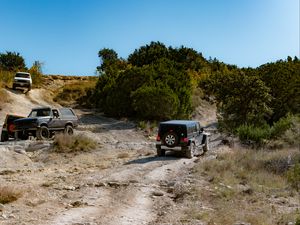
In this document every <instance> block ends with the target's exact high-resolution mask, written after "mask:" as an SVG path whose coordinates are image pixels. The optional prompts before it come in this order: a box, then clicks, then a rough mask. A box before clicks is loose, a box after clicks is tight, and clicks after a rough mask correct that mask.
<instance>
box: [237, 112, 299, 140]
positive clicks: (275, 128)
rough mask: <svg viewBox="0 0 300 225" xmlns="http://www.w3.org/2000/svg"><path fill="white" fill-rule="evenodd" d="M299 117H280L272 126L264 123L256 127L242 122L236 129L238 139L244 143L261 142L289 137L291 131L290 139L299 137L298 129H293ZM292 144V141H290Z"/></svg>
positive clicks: (297, 123)
mask: <svg viewBox="0 0 300 225" xmlns="http://www.w3.org/2000/svg"><path fill="white" fill-rule="evenodd" d="M298 120H299V117H297V116H291V115H288V116H286V117H284V118H281V119H280V120H279V121H277V122H276V123H274V124H273V125H272V126H269V125H267V124H265V125H264V126H260V127H256V126H254V125H253V124H250V125H247V124H243V125H241V126H239V127H238V128H237V130H236V133H237V134H238V136H239V138H240V140H241V141H242V142H244V143H249V142H254V143H257V144H262V143H263V142H264V140H275V139H283V140H285V139H286V142H289V141H287V139H288V138H289V139H291V134H290V133H291V132H293V135H292V139H295V138H296V139H297V137H296V136H298V137H299V135H300V134H299V132H300V131H299V130H298V129H294V127H295V126H298V125H299V121H298ZM290 144H292V143H290Z"/></svg>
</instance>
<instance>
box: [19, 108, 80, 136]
mask: <svg viewBox="0 0 300 225" xmlns="http://www.w3.org/2000/svg"><path fill="white" fill-rule="evenodd" d="M14 125H15V130H14V131H15V138H16V139H27V138H28V137H29V136H34V137H37V139H38V140H45V139H48V138H51V137H52V136H53V135H54V134H55V132H58V131H64V132H65V133H67V134H70V135H71V134H73V128H74V127H76V126H77V125H78V118H77V116H76V115H75V113H74V112H73V110H72V109H70V108H61V109H52V108H49V107H42V108H35V109H32V111H31V113H30V114H29V116H28V117H27V118H24V119H17V120H15V121H14Z"/></svg>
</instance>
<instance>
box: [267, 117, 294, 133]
mask: <svg viewBox="0 0 300 225" xmlns="http://www.w3.org/2000/svg"><path fill="white" fill-rule="evenodd" d="M293 118H294V117H293V116H291V115H288V116H287V117H283V118H281V119H280V120H279V121H277V122H276V123H274V124H273V126H272V127H271V129H270V137H271V138H278V137H280V136H282V135H283V134H284V133H285V132H286V131H287V130H288V129H290V128H291V126H292V120H293Z"/></svg>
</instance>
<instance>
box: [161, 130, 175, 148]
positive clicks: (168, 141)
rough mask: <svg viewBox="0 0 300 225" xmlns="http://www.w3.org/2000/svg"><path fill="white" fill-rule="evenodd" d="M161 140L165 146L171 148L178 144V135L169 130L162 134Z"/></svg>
mask: <svg viewBox="0 0 300 225" xmlns="http://www.w3.org/2000/svg"><path fill="white" fill-rule="evenodd" d="M163 142H164V144H165V145H166V146H168V147H170V148H172V147H174V146H176V145H177V144H178V136H177V134H176V133H174V132H172V131H170V132H168V133H166V134H165V135H164V136H163Z"/></svg>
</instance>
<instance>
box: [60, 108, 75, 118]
mask: <svg viewBox="0 0 300 225" xmlns="http://www.w3.org/2000/svg"><path fill="white" fill-rule="evenodd" d="M59 111H60V113H61V114H62V115H63V116H75V115H74V113H73V111H72V110H71V109H67V108H63V109H60V110H59Z"/></svg>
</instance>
